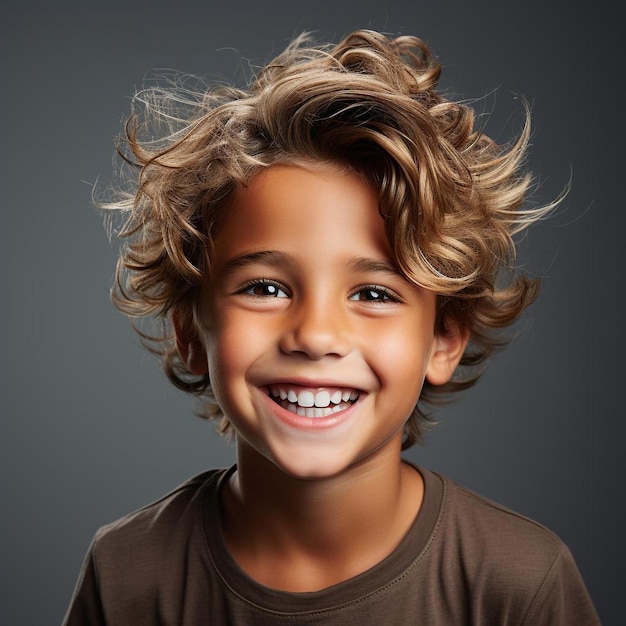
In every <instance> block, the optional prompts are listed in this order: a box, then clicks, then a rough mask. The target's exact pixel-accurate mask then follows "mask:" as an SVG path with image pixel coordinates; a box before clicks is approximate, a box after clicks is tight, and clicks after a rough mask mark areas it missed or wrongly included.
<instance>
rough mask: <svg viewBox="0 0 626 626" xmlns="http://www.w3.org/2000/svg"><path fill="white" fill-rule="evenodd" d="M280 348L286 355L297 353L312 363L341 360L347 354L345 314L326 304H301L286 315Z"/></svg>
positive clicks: (347, 334)
mask: <svg viewBox="0 0 626 626" xmlns="http://www.w3.org/2000/svg"><path fill="white" fill-rule="evenodd" d="M288 315H289V319H288V320H287V323H286V326H285V330H284V332H283V334H282V336H281V341H280V348H281V350H282V351H283V352H284V353H286V354H292V355H293V354H301V355H304V356H306V357H308V358H309V359H312V360H315V361H317V360H320V359H322V358H324V357H326V356H335V357H342V356H345V355H346V354H348V352H349V351H350V341H349V329H348V320H347V315H346V311H344V310H342V308H341V307H340V306H339V307H338V306H332V305H331V304H330V303H329V302H328V301H326V300H325V299H324V300H317V301H315V302H311V301H307V302H302V303H301V304H300V306H298V307H297V308H296V309H292V310H291V311H290V312H289V314H288Z"/></svg>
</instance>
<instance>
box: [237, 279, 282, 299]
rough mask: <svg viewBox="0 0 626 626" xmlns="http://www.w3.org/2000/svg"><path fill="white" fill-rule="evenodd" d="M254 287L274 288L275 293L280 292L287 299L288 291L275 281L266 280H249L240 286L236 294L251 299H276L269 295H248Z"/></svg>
mask: <svg viewBox="0 0 626 626" xmlns="http://www.w3.org/2000/svg"><path fill="white" fill-rule="evenodd" d="M254 287H275V288H276V290H277V291H282V292H283V293H284V294H285V295H286V296H287V297H289V290H288V289H287V288H286V287H285V286H283V285H281V284H280V283H278V282H276V281H275V280H267V279H266V278H255V279H254V280H249V281H248V282H247V283H245V284H244V285H242V286H241V287H240V288H239V289H238V290H237V292H236V293H237V294H247V295H249V296H252V297H253V298H276V297H277V296H275V295H271V294H258V293H249V292H250V291H251V290H252V289H253V288H254Z"/></svg>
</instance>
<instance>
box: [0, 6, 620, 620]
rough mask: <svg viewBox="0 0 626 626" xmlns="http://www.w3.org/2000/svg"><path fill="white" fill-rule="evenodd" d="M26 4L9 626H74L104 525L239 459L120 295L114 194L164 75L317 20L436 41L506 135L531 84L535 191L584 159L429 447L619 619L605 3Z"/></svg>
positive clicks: (614, 160) (5, 353)
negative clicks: (529, 530) (550, 537)
mask: <svg viewBox="0 0 626 626" xmlns="http://www.w3.org/2000/svg"><path fill="white" fill-rule="evenodd" d="M11 4H12V3H5V5H4V6H5V8H3V9H2V10H1V15H0V46H1V54H0V64H1V66H0V67H1V72H0V80H1V81H2V92H1V93H2V100H1V107H2V123H1V124H2V125H1V128H2V130H1V137H2V143H1V148H0V158H1V159H2V161H1V169H0V175H1V176H2V186H1V188H0V194H1V203H2V205H1V206H2V217H1V227H0V228H1V235H0V236H1V245H0V255H1V257H0V258H1V263H0V272H1V280H2V282H1V284H2V292H3V293H2V307H1V311H2V313H1V315H2V324H1V326H0V328H1V329H2V372H1V376H0V389H1V393H2V409H1V410H2V419H1V420H0V429H1V431H0V445H1V446H2V451H1V455H0V476H1V477H2V515H1V521H0V523H1V525H2V529H1V530H2V532H1V534H0V537H1V538H2V539H1V540H2V548H1V553H0V554H1V556H0V568H1V580H0V593H1V594H2V597H1V599H0V623H1V624H3V625H4V624H7V625H13V624H56V623H58V622H59V621H60V620H61V617H62V615H63V612H64V610H65V607H66V605H67V603H68V601H69V599H70V595H71V591H72V588H73V586H74V582H75V580H76V576H77V574H78V571H79V567H80V564H81V561H82V557H83V554H84V552H85V550H86V548H87V546H88V543H89V540H90V538H91V536H92V534H93V532H94V531H95V530H96V528H97V527H98V526H99V525H101V524H103V523H106V522H108V521H111V520H113V519H115V518H116V517H118V516H120V515H122V514H124V513H126V512H128V511H130V510H132V509H134V508H136V507H138V506H140V505H142V504H144V503H147V502H148V501H150V500H151V499H153V498H156V497H157V496H159V495H160V494H162V493H164V492H166V491H167V490H169V489H171V488H173V487H174V486H176V485H177V484H178V483H179V482H182V481H183V480H184V479H185V478H187V477H188V476H190V475H192V474H194V473H197V472H199V471H202V470H203V469H205V468H207V467H212V466H219V465H223V464H228V463H230V462H231V461H232V458H233V457H232V449H231V448H229V447H228V446H227V445H226V444H225V443H223V442H222V441H220V440H219V438H218V437H217V436H216V435H214V433H213V431H212V426H211V425H209V424H207V423H205V422H202V421H201V420H199V419H197V418H195V417H193V416H192V410H191V403H190V401H189V399H188V398H187V397H185V396H184V395H183V394H182V393H179V392H177V391H175V390H174V389H173V388H170V386H169V385H168V384H167V383H166V381H165V379H164V378H163V376H162V375H161V373H160V371H159V369H158V366H157V364H156V363H155V362H154V360H153V359H152V358H151V357H150V356H148V355H147V354H146V353H144V351H143V350H142V349H141V348H140V347H139V346H138V341H137V339H136V337H135V336H134V334H133V332H132V331H131V330H130V327H129V324H128V322H127V320H126V319H124V318H123V317H122V316H121V315H120V314H118V313H117V312H116V311H115V310H114V309H113V307H112V306H111V305H110V303H109V300H108V289H109V286H110V284H111V280H112V274H113V266H114V260H115V247H114V246H111V245H110V244H109V242H108V240H107V237H106V235H105V231H104V229H103V227H102V220H101V217H100V216H99V215H98V214H97V213H96V212H95V211H94V210H93V209H92V208H91V206H90V201H91V189H92V184H93V183H94V182H95V181H96V179H98V177H100V179H101V181H102V183H103V184H107V183H108V182H110V181H111V178H112V174H111V173H112V170H113V167H112V155H113V141H112V139H113V137H114V135H116V134H117V133H118V132H119V130H120V124H121V120H122V118H123V116H124V115H125V114H126V113H128V111H129V97H130V95H131V93H132V92H133V91H134V90H135V89H136V88H137V87H139V86H141V83H142V81H143V77H144V75H145V74H146V72H148V71H149V70H151V69H153V68H173V69H177V70H182V71H185V72H189V73H196V74H200V75H203V76H206V77H208V78H209V79H219V80H222V79H226V80H231V79H232V78H233V77H235V78H236V79H237V80H239V81H240V82H241V79H242V76H244V75H245V74H246V73H248V74H249V70H247V69H246V68H248V66H249V61H251V62H252V64H261V63H263V62H264V61H266V60H269V58H270V57H271V55H273V54H274V53H276V52H278V51H280V50H281V49H282V48H283V47H284V45H285V44H286V43H287V42H288V40H289V39H290V38H291V37H292V36H293V35H295V34H297V33H299V32H300V31H302V30H316V31H318V34H319V37H320V38H321V39H324V40H327V39H330V40H336V39H337V38H338V37H340V36H341V35H343V34H345V33H347V32H349V31H351V30H353V29H355V28H358V27H371V28H375V29H381V30H385V31H387V32H389V33H394V34H397V33H406V34H417V35H419V36H421V37H422V38H424V39H426V40H427V41H428V42H429V43H430V44H431V45H432V47H433V48H434V50H435V51H436V53H437V54H438V55H439V57H440V58H441V60H442V61H443V63H444V66H445V70H444V79H443V86H444V87H445V88H446V89H448V90H449V91H453V92H455V93H458V94H461V95H462V96H464V97H468V98H481V97H482V96H486V97H485V98H484V99H482V100H480V101H479V102H478V103H477V105H476V106H477V108H478V109H479V110H480V111H483V112H484V111H490V110H492V109H493V110H494V111H495V112H494V114H493V115H492V117H491V121H490V122H489V123H488V125H487V130H488V131H491V132H492V133H493V134H494V135H496V137H497V138H498V139H500V140H506V139H508V138H510V136H511V135H513V134H514V133H515V132H516V130H518V129H519V126H520V120H521V107H520V105H519V102H518V101H517V100H516V99H515V95H516V94H524V95H526V96H527V97H528V99H529V100H530V101H531V103H532V105H533V116H534V133H535V135H534V140H533V146H532V153H531V156H530V159H529V166H530V167H531V168H532V169H533V170H534V171H535V172H536V173H537V174H538V176H539V180H540V186H539V189H538V191H537V193H536V195H535V202H537V203H543V202H547V201H549V200H551V199H553V198H554V197H555V196H556V195H557V194H558V193H559V191H560V190H561V189H562V188H563V187H564V185H565V184H566V183H567V181H568V179H569V177H570V172H571V173H572V176H573V179H572V181H573V182H572V190H571V193H570V194H569V197H568V198H567V200H566V201H565V203H564V205H563V206H564V208H563V209H562V210H561V211H559V213H558V214H557V215H556V216H554V217H553V218H552V219H550V220H549V221H546V222H545V223H542V224H541V225H539V226H538V227H537V228H535V229H534V230H532V232H530V233H529V235H528V236H527V237H526V238H525V240H524V242H523V243H522V246H521V260H522V262H523V264H524V265H525V267H526V268H527V269H528V271H530V272H532V273H535V274H539V275H542V276H543V277H544V292H543V295H542V297H541V299H540V300H539V302H538V303H537V304H536V305H535V306H533V307H532V309H531V310H530V311H529V315H528V316H527V321H526V323H525V324H523V326H522V328H521V329H522V334H521V336H520V338H519V339H518V340H517V341H516V342H515V343H514V344H513V345H512V346H511V348H510V349H509V350H508V351H507V352H505V353H503V354H502V355H501V356H499V357H498V358H496V359H495V360H494V361H493V362H492V363H491V367H490V369H489V371H488V373H487V374H486V376H485V378H484V380H483V381H482V382H481V383H480V384H479V386H478V387H476V388H475V389H474V390H472V391H470V392H469V393H468V394H467V395H466V397H465V398H464V399H463V400H462V401H461V402H460V403H459V404H457V405H455V406H454V407H452V408H450V409H446V410H445V411H442V412H441V414H440V417H441V420H442V424H441V426H440V427H439V428H438V430H437V431H436V432H434V433H433V434H432V435H431V436H430V437H429V438H428V442H427V446H426V447H425V448H419V449H415V450H413V451H411V453H410V454H409V457H410V458H411V459H413V460H414V461H416V462H417V463H421V464H424V465H426V466H429V467H431V468H434V469H437V470H440V471H443V472H445V473H447V474H448V475H450V476H452V477H453V478H454V479H456V480H458V481H460V482H462V483H464V484H466V485H468V486H469V487H471V488H473V489H475V490H477V491H479V492H481V493H483V494H485V495H487V496H489V497H491V498H493V499H495V500H498V501H500V502H502V503H504V504H506V505H508V506H510V507H512V508H514V509H516V510H518V511H520V512H522V513H524V514H526V515H529V516H531V517H533V518H535V519H537V520H538V521H540V522H542V523H544V524H546V525H548V526H549V527H551V528H552V529H553V530H555V531H556V532H557V533H558V534H559V535H561V537H562V538H563V539H564V540H565V541H566V542H567V543H568V544H569V545H570V547H571V549H572V551H573V553H574V555H575V557H576V559H577V562H578V564H579V567H580V569H581V571H582V573H583V576H584V578H585V580H586V582H587V584H588V587H589V590H590V592H591V595H592V597H593V598H594V601H595V603H596V605H597V608H598V611H599V613H600V616H601V618H602V619H603V622H604V623H606V624H617V623H618V622H619V619H618V615H620V613H621V612H618V600H620V599H621V598H618V595H621V593H620V592H623V585H624V577H623V573H621V572H623V569H622V568H621V567H620V568H618V565H621V561H622V560H623V559H624V557H625V554H624V539H623V535H622V532H623V526H624V518H623V517H622V511H621V506H620V500H623V496H624V488H623V486H622V478H623V475H624V460H623V459H624V456H625V455H624V453H623V451H622V445H623V440H624V425H623V419H624V409H623V408H622V406H621V403H620V400H621V397H620V395H621V394H620V391H621V388H622V386H623V385H624V383H623V381H622V380H621V379H622V374H623V367H622V359H621V357H622V354H623V350H624V340H623V333H624V323H623V321H622V308H621V302H622V300H623V297H622V294H621V291H622V284H623V279H622V275H623V271H622V268H621V263H620V261H621V255H622V250H623V244H622V240H623V232H624V226H625V224H624V212H623V206H622V197H621V193H620V194H618V188H619V186H620V185H619V184H620V183H621V182H622V179H623V176H624V173H623V169H624V168H623V166H624V157H623V151H622V150H623V147H622V146H623V143H624V130H623V115H624V113H623V101H621V100H620V99H619V94H620V93H621V83H622V81H623V78H624V76H623V68H622V65H621V62H622V60H623V52H622V51H621V50H618V47H617V43H616V42H617V37H615V36H613V34H612V33H611V32H610V31H611V29H612V25H613V23H614V22H615V20H614V18H613V17H611V16H610V15H608V14H606V13H603V11H602V9H601V6H602V5H601V3H595V4H594V5H593V7H591V8H587V6H588V5H586V7H585V8H584V9H583V8H580V7H578V5H577V3H571V2H568V3H565V2H563V3H561V6H560V7H559V3H558V2H557V3H547V2H535V1H530V2H524V3H521V2H519V3H518V2H510V3H504V2H501V1H497V2H496V1H493V2H490V1H486V0H485V1H480V0H478V1H477V2H452V1H448V2H445V3H443V2H442V3H433V2H428V3H427V2H423V3H421V2H410V3H409V2H399V1H396V2H394V1H388V2H383V1H379V2H373V1H367V0H359V1H358V2H357V1H350V2H338V1H336V0H335V1H333V2H328V1H326V0H315V1H314V2H310V3H306V4H304V3H302V4H299V3H293V2H271V1H266V2H254V3H252V2H244V3H243V4H242V3H241V2H238V3H235V2H232V3H231V2H219V3H218V2H211V1H210V0H206V1H205V2H202V3H200V2H191V1H185V0H183V1H181V2H178V3H176V5H174V3H171V6H169V5H168V6H166V5H165V4H159V3H157V2H150V3H148V2H126V3H124V4H120V5H119V6H116V5H115V3H106V4H99V5H97V6H93V7H91V6H90V5H89V3H85V2H83V3H79V2H76V3H71V2H63V1H60V2H56V3H44V2H39V3H36V4H35V3H29V2H24V3H20V4H19V6H18V5H17V4H15V5H14V6H11ZM174 6H175V7H176V8H174ZM596 13H599V14H602V17H597V15H596ZM620 191H621V189H620Z"/></svg>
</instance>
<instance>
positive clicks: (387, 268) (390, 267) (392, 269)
mask: <svg viewBox="0 0 626 626" xmlns="http://www.w3.org/2000/svg"><path fill="white" fill-rule="evenodd" d="M348 265H349V266H350V267H351V268H352V269H353V270H355V271H357V272H366V273H370V272H371V273H377V272H378V273H385V274H394V275H396V276H402V274H401V272H400V270H399V269H398V268H397V267H396V266H395V265H394V264H393V263H392V262H391V261H387V260H385V261H381V260H380V259H369V258H366V257H362V258H355V259H351V260H350V262H349V264H348Z"/></svg>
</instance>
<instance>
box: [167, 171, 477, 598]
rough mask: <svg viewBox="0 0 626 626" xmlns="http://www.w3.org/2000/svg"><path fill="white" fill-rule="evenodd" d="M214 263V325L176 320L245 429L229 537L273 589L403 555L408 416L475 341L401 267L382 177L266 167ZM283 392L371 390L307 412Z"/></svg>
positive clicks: (411, 514)
mask: <svg viewBox="0 0 626 626" xmlns="http://www.w3.org/2000/svg"><path fill="white" fill-rule="evenodd" d="M213 268H214V271H213V272H212V279H211V280H207V285H206V288H205V289H204V290H203V296H202V303H201V307H200V311H201V316H200V317H201V327H200V328H194V327H184V326H181V325H180V324H179V323H178V322H177V321H176V320H175V330H176V336H177V343H178V349H179V352H180V355H181V357H182V358H183V359H184V360H185V362H186V363H187V366H188V367H189V369H190V370H191V371H192V372H194V373H196V374H202V373H206V372H207V371H208V372H209V375H210V379H211V383H212V387H213V390H214V392H215V395H216V398H217V400H218V401H219V403H220V406H221V407H222V409H223V410H224V413H225V414H226V415H227V416H228V418H229V419H230V420H231V422H232V424H233V425H234V427H235V430H236V433H237V472H236V473H235V474H234V476H233V478H232V480H231V482H230V484H229V485H228V487H227V489H225V492H224V494H223V497H224V513H223V522H224V524H223V526H224V534H225V540H226V544H227V546H228V548H229V550H230V552H231V554H232V555H233V557H234V558H235V560H236V561H237V562H238V564H239V565H240V566H241V567H242V568H243V569H244V571H246V572H247V573H248V574H249V575H250V576H252V577H253V578H254V579H256V580H257V581H259V582H261V583H262V584H265V585H267V586H269V587H273V588H277V589H283V590H287V591H314V590H317V589H322V588H325V587H328V586H330V585H332V584H335V583H338V582H341V581H343V580H346V579H348V578H350V577H352V576H355V575H357V574H359V573H361V572H363V571H365V570H366V569H368V568H370V567H372V566H373V565H375V564H376V563H378V562H379V561H381V560H382V559H384V558H385V557H386V556H387V555H388V554H389V553H390V552H392V551H393V549H394V548H395V547H396V546H397V545H398V543H399V542H400V541H401V539H402V537H403V536H404V535H405V534H406V532H407V531H408V529H409V528H410V526H411V524H412V523H413V521H414V519H415V517H416V515H417V514H418V512H419V508H420V505H421V502H422V497H423V482H422V478H421V476H420V475H419V473H418V472H416V471H415V470H414V469H413V468H411V467H409V466H408V465H405V464H404V463H403V462H402V460H401V443H402V433H403V427H404V424H405V422H406V420H407V418H408V416H409V415H410V414H411V412H412V410H413V408H414V406H415V404H416V403H417V400H418V398H419V394H420V391H421V388H422V384H423V381H424V379H425V378H428V380H429V381H430V382H432V383H433V384H442V383H444V382H446V381H447V380H448V379H449V378H450V376H451V375H452V373H453V372H454V369H455V368H456V366H457V364H458V362H459V360H460V358H461V355H462V353H463V350H464V348H465V345H466V343H467V337H466V336H464V335H463V334H462V333H460V332H458V331H457V332H454V331H452V332H450V333H449V334H446V335H435V333H434V327H435V305H436V294H434V293H432V292H430V291H427V290H425V289H422V288H420V287H417V286H415V285H413V284H411V283H409V282H408V281H407V280H406V279H405V278H404V277H403V276H402V275H401V274H400V273H399V272H398V271H397V270H396V268H395V266H394V263H393V261H392V255H391V251H390V249H389V245H388V242H387V240H386V237H385V233H384V226H383V220H382V218H381V217H380V215H379V213H378V203H377V194H376V189H375V188H373V187H372V186H371V185H370V184H369V183H367V182H366V181H364V180H363V179H362V178H360V177H359V176H357V175H356V174H355V173H353V172H350V171H349V170H345V169H339V168H338V167H333V166H330V165H328V166H320V165H319V164H317V165H316V167H315V168H305V167H301V166H292V165H275V166H272V167H270V168H268V169H266V170H263V171H262V172H261V173H259V174H257V175H255V176H254V177H253V179H252V180H251V182H250V184H249V186H248V187H246V188H245V189H243V190H241V192H240V193H239V194H238V196H237V198H236V202H235V203H234V206H233V208H232V211H231V212H230V213H229V216H228V219H226V220H225V223H224V224H223V225H222V226H221V228H220V230H219V231H218V233H217V236H216V240H215V256H214V264H213ZM278 389H284V390H292V391H293V392H295V393H296V394H297V393H300V392H301V391H311V392H312V393H313V394H315V393H317V392H319V391H323V390H328V391H329V392H336V391H351V392H352V393H353V397H354V396H356V395H357V394H358V398H357V399H356V400H355V401H349V402H348V403H345V404H342V405H341V407H339V408H340V409H341V410H338V411H337V412H334V413H332V414H331V415H328V416H323V417H306V416H302V415H301V416H298V415H296V414H295V413H294V412H293V409H294V407H291V410H290V409H289V408H288V407H287V402H283V403H282V404H281V403H280V400H279V399H278V398H275V397H272V395H273V394H274V395H275V394H277V393H278ZM277 400H278V401H277Z"/></svg>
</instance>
